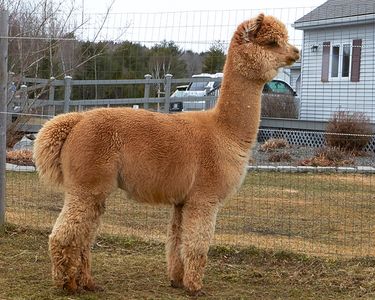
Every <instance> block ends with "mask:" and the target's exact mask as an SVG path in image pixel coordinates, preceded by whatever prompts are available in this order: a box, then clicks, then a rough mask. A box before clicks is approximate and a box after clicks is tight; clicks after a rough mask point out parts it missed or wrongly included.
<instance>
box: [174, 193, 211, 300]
mask: <svg viewBox="0 0 375 300" xmlns="http://www.w3.org/2000/svg"><path fill="white" fill-rule="evenodd" d="M190 200H193V201H191V202H188V203H186V204H185V205H184V208H183V212H182V238H181V242H182V247H181V256H182V260H183V263H184V279H183V284H184V287H185V289H186V290H187V291H188V292H189V294H191V295H193V296H196V295H199V294H201V293H202V292H201V289H202V281H203V273H204V270H205V267H206V263H207V253H208V248H209V245H210V242H211V240H212V237H213V235H214V231H215V224H216V215H217V211H218V205H215V204H211V203H214V201H212V202H211V203H210V202H209V201H206V199H205V198H201V199H199V198H196V199H190Z"/></svg>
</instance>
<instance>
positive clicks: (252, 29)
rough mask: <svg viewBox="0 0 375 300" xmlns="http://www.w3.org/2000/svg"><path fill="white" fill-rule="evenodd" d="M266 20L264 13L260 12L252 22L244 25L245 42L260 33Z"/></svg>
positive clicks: (243, 36) (243, 37) (243, 35)
mask: <svg viewBox="0 0 375 300" xmlns="http://www.w3.org/2000/svg"><path fill="white" fill-rule="evenodd" d="M263 20H264V14H263V13H261V14H259V15H258V16H257V17H256V18H255V19H253V21H252V22H251V23H248V24H246V25H245V26H244V28H243V31H242V39H243V41H245V42H250V41H252V40H253V39H254V38H255V37H256V36H257V34H258V32H259V30H260V28H261V27H262V24H263Z"/></svg>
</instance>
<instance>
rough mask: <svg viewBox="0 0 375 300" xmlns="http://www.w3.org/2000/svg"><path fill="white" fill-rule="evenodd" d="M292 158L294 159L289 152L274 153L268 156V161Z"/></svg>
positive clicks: (288, 160)
mask: <svg viewBox="0 0 375 300" xmlns="http://www.w3.org/2000/svg"><path fill="white" fill-rule="evenodd" d="M291 160H292V157H291V156H290V154H289V153H287V152H281V153H272V154H271V155H270V156H269V157H268V161H270V162H281V161H287V162H290V161H291Z"/></svg>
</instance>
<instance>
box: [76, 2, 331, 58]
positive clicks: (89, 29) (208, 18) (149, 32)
mask: <svg viewBox="0 0 375 300" xmlns="http://www.w3.org/2000/svg"><path fill="white" fill-rule="evenodd" d="M324 2H325V0H289V1H285V0H284V1H277V0H257V1H254V0H252V1H250V0H248V1H243V0H227V1H202V0H186V1H176V0H175V1H166V0H143V1H142V0H126V1H125V0H115V1H114V4H113V6H112V8H111V10H110V12H111V15H110V17H109V18H108V20H107V23H106V26H105V27H104V28H103V30H102V31H101V34H100V36H99V39H101V40H116V39H118V40H119V41H121V40H129V41H133V42H138V43H141V44H143V45H146V46H152V45H154V44H155V43H159V42H160V41H162V40H167V41H175V42H176V43H177V44H178V45H179V46H180V47H182V48H183V49H185V50H189V49H191V50H194V51H196V52H201V51H206V50H207V49H208V48H209V47H210V46H211V45H212V44H213V43H214V42H215V41H223V44H224V50H225V46H227V45H228V41H229V40H230V38H231V36H232V34H233V31H234V30H235V28H236V26H237V25H238V24H239V23H240V22H242V21H244V20H246V19H248V18H251V17H254V16H256V15H257V14H258V13H260V12H264V13H265V14H270V15H274V16H275V17H277V18H279V19H280V20H282V21H283V22H284V23H285V24H286V25H287V27H288V30H289V36H290V40H291V42H292V43H293V44H295V45H296V46H297V47H299V48H300V47H301V45H302V32H301V31H297V30H294V29H293V28H292V24H293V23H294V22H295V21H296V20H297V19H299V18H300V17H302V16H303V15H305V14H306V13H308V12H310V11H311V10H312V9H313V8H314V7H316V6H319V5H321V4H322V3H324ZM111 3H112V0H76V1H75V5H76V6H78V7H79V8H81V9H82V8H83V11H84V14H82V20H83V19H84V20H85V22H84V23H85V26H84V27H83V28H82V35H81V38H83V39H89V40H92V39H93V36H95V32H97V30H98V26H99V24H100V23H101V22H100V20H101V18H103V16H104V15H105V12H106V10H107V8H108V7H109V6H110V4H111ZM77 13H79V10H78V11H77ZM120 36H121V37H120ZM118 37H120V38H118Z"/></svg>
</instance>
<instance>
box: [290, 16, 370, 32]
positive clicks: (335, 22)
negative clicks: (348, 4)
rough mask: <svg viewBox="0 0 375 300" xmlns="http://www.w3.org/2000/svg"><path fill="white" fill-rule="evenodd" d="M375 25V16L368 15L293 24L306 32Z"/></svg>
mask: <svg viewBox="0 0 375 300" xmlns="http://www.w3.org/2000/svg"><path fill="white" fill-rule="evenodd" d="M369 23H375V14H367V15H362V16H352V17H345V18H335V19H324V20H317V21H307V22H306V21H305V22H298V23H294V24H292V26H293V27H294V28H295V29H300V30H306V29H316V28H322V27H323V28H326V27H336V26H345V25H353V24H369Z"/></svg>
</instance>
